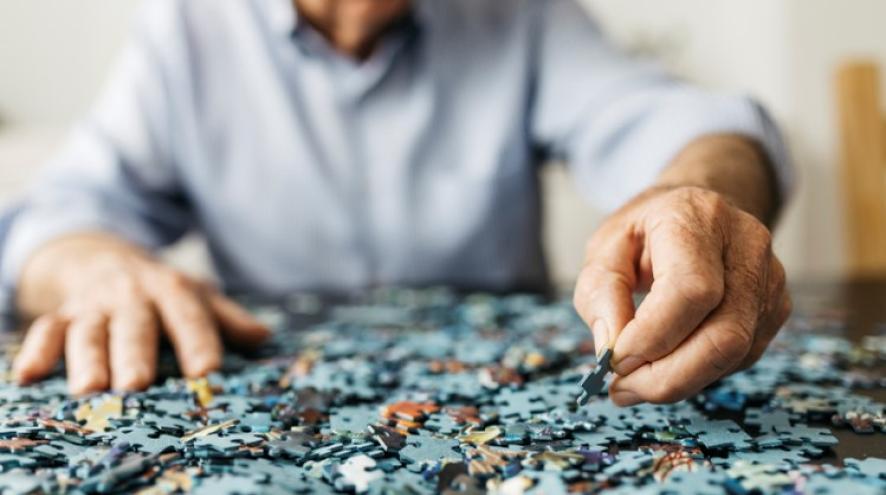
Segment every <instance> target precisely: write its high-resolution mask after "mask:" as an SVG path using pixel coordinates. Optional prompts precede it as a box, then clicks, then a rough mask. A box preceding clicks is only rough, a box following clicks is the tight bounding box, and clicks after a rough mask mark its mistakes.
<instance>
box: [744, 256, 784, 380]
mask: <svg viewBox="0 0 886 495" xmlns="http://www.w3.org/2000/svg"><path fill="white" fill-rule="evenodd" d="M769 280H770V282H769V285H770V291H769V297H768V298H767V302H769V305H768V306H769V307H768V309H767V311H766V315H765V317H764V318H763V320H762V321H761V323H760V326H759V328H758V329H757V332H756V333H755V334H754V343H753V344H752V345H751V351H750V352H749V353H748V355H747V356H746V357H745V359H744V361H743V362H742V363H741V365H740V366H739V367H738V369H737V370H736V371H738V370H742V369H746V368H749V367H751V366H752V365H753V364H754V363H756V362H757V360H759V359H760V357H761V356H762V355H763V353H764V352H766V348H767V347H768V346H769V343H770V342H772V339H774V338H775V336H776V335H777V334H778V331H779V330H781V327H782V326H783V325H784V323H785V321H787V319H788V317H789V316H790V315H791V310H792V309H793V302H792V301H791V296H790V294H788V292H787V290H786V287H785V285H786V282H785V271H784V267H783V266H782V264H781V262H780V261H778V259H777V258H776V257H775V256H773V257H772V262H771V264H770V269H769Z"/></svg>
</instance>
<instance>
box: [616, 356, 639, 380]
mask: <svg viewBox="0 0 886 495" xmlns="http://www.w3.org/2000/svg"><path fill="white" fill-rule="evenodd" d="M644 364H646V361H644V360H643V359H642V358H639V357H637V356H627V357H624V358H622V359H619V360H618V362H616V363H614V364H613V365H612V368H613V369H614V370H615V372H616V373H618V374H619V375H622V376H624V375H629V374H631V373H632V372H633V371H634V370H636V369H637V368H639V367H640V366H643V365H644Z"/></svg>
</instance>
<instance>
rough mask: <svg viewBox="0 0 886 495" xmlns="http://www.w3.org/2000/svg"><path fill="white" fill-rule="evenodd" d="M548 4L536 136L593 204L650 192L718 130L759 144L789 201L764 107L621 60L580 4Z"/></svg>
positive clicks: (789, 179) (784, 161) (539, 59)
mask: <svg viewBox="0 0 886 495" xmlns="http://www.w3.org/2000/svg"><path fill="white" fill-rule="evenodd" d="M543 4H544V7H542V8H541V10H540V15H539V16H538V24H537V26H538V28H537V33H538V34H537V44H536V46H537V54H536V64H535V85H534V92H533V95H534V96H533V101H532V107H531V110H532V118H531V124H530V125H531V130H530V132H531V133H532V137H533V139H534V142H535V143H536V145H537V146H538V147H540V148H541V149H542V150H544V151H545V152H546V153H548V154H549V156H553V157H555V158H562V159H565V160H566V161H567V163H568V165H569V167H570V168H571V170H572V174H573V176H574V177H575V179H576V181H577V183H578V187H579V190H580V191H581V192H582V194H583V195H584V196H585V197H586V198H587V199H588V200H590V201H592V202H593V203H595V204H597V205H599V206H602V207H604V208H607V209H614V208H617V207H618V206H620V205H621V204H622V203H624V202H625V201H626V200H628V199H629V198H631V197H632V196H634V195H635V194H637V193H639V192H640V191H642V190H643V189H644V188H646V187H648V186H649V185H651V184H652V183H653V182H654V180H655V178H656V177H657V176H658V175H659V173H660V172H661V170H662V169H663V168H664V167H665V166H666V165H667V164H668V163H669V162H670V161H671V160H672V159H673V158H674V157H675V156H676V155H677V154H678V153H679V152H680V150H681V149H682V148H683V147H685V146H686V145H687V144H689V143H690V142H691V141H693V140H694V139H696V138H699V137H701V136H704V135H707V134H720V133H732V134H739V135H744V136H747V137H749V138H751V139H753V140H755V141H757V142H758V143H759V144H760V145H761V146H762V147H763V149H764V151H765V152H766V153H767V155H768V158H769V161H770V163H771V164H772V166H773V168H774V174H775V177H776V180H777V183H778V189H779V192H780V197H781V198H782V200H784V199H786V198H787V197H788V195H789V193H790V190H791V187H792V183H793V176H792V170H791V167H790V164H789V157H788V155H787V152H786V149H785V146H784V143H783V140H782V138H781V136H780V134H779V132H778V129H777V128H776V126H775V124H774V123H773V121H772V119H771V118H770V117H769V115H768V114H767V113H766V111H765V110H764V109H763V108H762V107H761V106H760V105H759V104H758V103H756V102H755V101H754V100H752V99H751V98H748V97H745V96H740V95H729V94H719V93H714V92H710V91H706V90H704V89H702V88H699V87H697V86H693V85H691V84H688V83H686V82H683V81H680V80H677V79H676V78H673V77H671V76H669V75H668V74H667V72H666V71H665V70H663V69H662V68H661V67H660V66H659V65H657V64H655V63H652V62H648V61H640V60H635V59H633V58H631V57H629V56H626V55H624V54H622V53H619V52H618V51H617V50H615V49H614V48H613V47H612V46H611V45H610V44H608V43H607V41H606V40H605V39H604V37H603V35H602V34H601V32H600V29H599V28H598V26H597V25H596V24H595V23H594V22H593V20H592V19H591V18H590V17H589V15H588V14H587V13H586V12H585V11H584V10H583V9H582V8H581V7H580V6H579V5H578V4H577V3H576V2H575V1H574V0H550V1H547V2H543Z"/></svg>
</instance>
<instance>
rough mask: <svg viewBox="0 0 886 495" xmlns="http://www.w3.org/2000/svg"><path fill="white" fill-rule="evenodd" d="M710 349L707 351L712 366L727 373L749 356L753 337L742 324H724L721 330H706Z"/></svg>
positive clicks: (719, 371) (720, 371)
mask: <svg viewBox="0 0 886 495" xmlns="http://www.w3.org/2000/svg"><path fill="white" fill-rule="evenodd" d="M704 335H705V336H706V338H707V339H708V344H709V346H708V347H709V349H708V350H709V351H710V352H708V353H706V356H707V360H708V363H709V364H710V366H711V368H713V369H714V370H716V371H717V372H718V373H720V374H722V373H726V372H727V371H729V370H730V369H732V368H733V367H734V366H735V365H736V363H738V362H740V361H741V360H742V359H744V358H745V356H747V354H748V351H750V348H751V344H752V343H753V337H752V336H751V334H750V332H748V331H746V330H744V329H743V328H742V327H741V325H735V326H724V327H723V328H722V330H721V331H716V332H705V333H704Z"/></svg>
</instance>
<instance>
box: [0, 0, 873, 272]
mask: <svg viewBox="0 0 886 495" xmlns="http://www.w3.org/2000/svg"><path fill="white" fill-rule="evenodd" d="M581 1H583V2H584V3H586V4H587V5H588V6H589V7H590V8H591V9H592V10H593V11H594V12H595V14H596V15H597V16H598V18H599V19H600V20H601V22H602V24H603V25H604V28H606V30H607V31H608V32H610V34H611V35H612V36H613V38H614V39H615V40H616V41H617V42H618V43H620V44H621V45H623V46H625V47H627V48H628V49H630V50H631V51H635V52H640V53H654V54H656V55H657V56H660V57H663V58H664V60H666V61H667V63H668V64H669V65H670V66H671V67H672V68H673V69H674V70H675V71H676V72H678V73H680V74H682V75H684V76H686V77H688V78H690V79H692V80H695V81H698V82H700V83H702V84H705V85H708V86H711V87H716V88H722V89H724V90H728V91H740V92H747V93H751V94H753V95H755V96H757V97H758V98H759V99H760V100H761V101H763V102H764V103H765V104H766V105H767V106H768V107H769V108H770V109H771V110H772V112H773V114H774V115H775V117H776V118H777V119H778V120H779V121H780V122H781V123H782V124H783V125H784V127H785V129H786V131H787V135H788V137H789V139H790V142H791V144H792V146H793V149H794V155H795V157H796V162H797V166H798V168H799V172H800V176H801V181H800V187H799V189H798V190H797V194H796V195H795V198H794V201H793V203H792V204H791V206H790V208H789V210H788V211H787V213H786V215H785V216H784V218H783V221H782V224H781V226H780V229H779V231H778V234H777V236H776V249H777V251H778V252H779V253H780V255H781V256H782V258H783V259H784V261H785V264H786V265H787V267H788V271H789V273H790V274H791V275H792V276H795V277H798V276H799V277H803V276H809V275H832V274H837V273H839V272H840V270H841V267H842V265H843V258H842V256H843V246H842V242H841V234H842V230H841V229H842V226H841V222H840V208H839V185H838V184H837V183H836V177H837V176H836V166H837V163H836V161H837V156H838V153H837V149H838V148H837V141H836V133H835V128H834V120H835V119H834V108H833V106H834V105H833V97H832V88H831V79H832V71H833V69H834V67H836V65H837V63H838V61H839V60H841V59H842V58H843V57H845V56H848V55H870V56H874V57H876V58H878V59H879V60H880V61H881V64H882V65H883V67H884V68H886V34H884V33H886V28H884V23H883V19H886V2H884V1H882V0H843V1H839V2H838V1H833V0H668V1H666V2H663V1H661V0H581ZM138 3H139V2H138V0H66V1H65V0H27V1H15V0H10V1H5V2H0V121H4V120H5V121H6V123H7V125H6V126H5V127H0V205H2V204H4V203H5V202H7V201H8V200H9V198H10V197H11V196H12V195H14V194H16V192H18V191H20V190H21V183H22V182H23V181H25V180H27V178H28V177H30V176H32V175H33V171H34V170H35V169H36V168H37V166H38V165H39V163H41V162H42V161H43V160H44V159H45V157H46V156H47V155H48V154H49V153H50V152H51V151H52V149H53V148H54V146H56V145H57V144H58V140H59V139H60V137H61V136H62V135H63V134H64V129H65V128H66V127H67V126H69V125H70V123H71V122H72V120H73V119H74V118H75V117H76V116H77V115H79V114H80V113H82V112H83V110H84V109H85V108H87V107H88V105H89V102H90V101H91V99H92V98H93V96H94V95H95V93H96V92H97V90H98V87H99V85H100V83H101V81H102V79H103V77H104V73H105V71H106V68H107V66H108V64H109V63H110V61H111V60H112V58H113V54H114V53H115V52H116V50H117V49H118V47H119V44H120V43H121V41H122V39H123V37H124V36H125V33H126V31H127V28H128V24H129V23H128V17H129V16H130V14H131V12H132V11H133V9H134V8H135V6H136V5H137V4H138ZM884 90H886V81H884ZM545 188H546V189H545V190H546V191H547V192H548V194H547V201H546V209H547V214H548V229H547V235H546V236H547V238H548V250H549V253H550V254H551V255H552V256H551V257H552V262H553V267H554V271H555V274H557V275H558V277H560V278H561V279H568V278H571V277H572V275H573V274H574V273H575V269H576V268H577V267H578V265H579V262H580V259H581V249H582V245H583V243H584V239H585V238H586V237H587V235H588V234H589V233H590V232H591V231H592V229H593V227H594V225H596V222H597V221H598V219H599V214H598V213H597V212H595V211H594V210H593V209H591V208H589V207H588V206H586V205H585V204H583V203H582V201H581V200H580V199H579V198H578V196H577V195H576V194H575V192H574V189H573V188H572V186H571V184H570V183H569V180H568V177H566V175H565V174H564V173H563V172H562V170H558V169H554V170H552V171H550V173H549V174H548V176H547V177H546V183H545Z"/></svg>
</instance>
